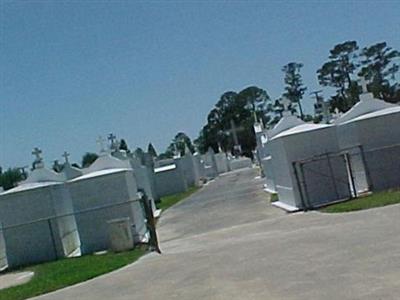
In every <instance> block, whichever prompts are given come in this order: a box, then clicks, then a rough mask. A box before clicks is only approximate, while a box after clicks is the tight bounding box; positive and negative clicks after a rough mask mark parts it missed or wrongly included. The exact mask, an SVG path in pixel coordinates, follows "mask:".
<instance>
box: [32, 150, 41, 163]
mask: <svg viewBox="0 0 400 300" xmlns="http://www.w3.org/2000/svg"><path fill="white" fill-rule="evenodd" d="M32 154H33V155H35V156H36V161H41V160H42V158H41V157H40V154H42V150H40V149H39V148H38V147H35V148H34V149H33V151H32Z"/></svg>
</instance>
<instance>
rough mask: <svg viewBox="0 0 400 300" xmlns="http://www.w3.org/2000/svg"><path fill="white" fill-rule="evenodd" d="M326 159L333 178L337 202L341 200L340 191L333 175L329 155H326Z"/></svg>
mask: <svg viewBox="0 0 400 300" xmlns="http://www.w3.org/2000/svg"><path fill="white" fill-rule="evenodd" d="M326 159H327V161H328V167H329V172H330V173H331V177H332V182H333V188H334V190H335V194H336V200H339V192H338V189H337V185H336V179H335V174H334V173H333V168H332V164H331V160H330V158H329V153H326Z"/></svg>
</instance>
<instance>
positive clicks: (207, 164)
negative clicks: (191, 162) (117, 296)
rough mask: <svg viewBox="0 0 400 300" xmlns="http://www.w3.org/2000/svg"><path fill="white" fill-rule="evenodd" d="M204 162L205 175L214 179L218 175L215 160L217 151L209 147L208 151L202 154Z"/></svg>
mask: <svg viewBox="0 0 400 300" xmlns="http://www.w3.org/2000/svg"><path fill="white" fill-rule="evenodd" d="M202 160H203V163H204V175H205V177H206V178H207V179H213V178H215V177H217V176H218V170H217V164H216V162H215V152H214V150H213V149H212V148H211V147H209V148H208V151H207V152H206V153H205V154H204V155H202Z"/></svg>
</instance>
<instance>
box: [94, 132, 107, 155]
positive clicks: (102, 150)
mask: <svg viewBox="0 0 400 300" xmlns="http://www.w3.org/2000/svg"><path fill="white" fill-rule="evenodd" d="M104 142H105V139H103V137H102V136H101V135H99V137H98V138H97V140H96V143H97V144H98V145H99V146H100V153H103V152H105V151H106V150H105V149H104Z"/></svg>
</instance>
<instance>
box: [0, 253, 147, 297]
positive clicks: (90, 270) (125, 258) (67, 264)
mask: <svg viewBox="0 0 400 300" xmlns="http://www.w3.org/2000/svg"><path fill="white" fill-rule="evenodd" d="M145 253H146V251H145V250H143V249H135V250H131V251H127V252H121V253H107V254H104V255H85V256H81V257H76V258H69V259H61V260H57V261H53V262H48V263H43V264H40V265H34V266H30V267H27V268H26V270H29V271H33V272H35V275H34V276H33V278H32V280H31V281H29V282H28V283H25V284H23V285H19V286H15V287H10V288H7V289H3V290H0V300H22V299H27V298H31V297H34V296H38V295H42V294H45V293H49V292H52V291H55V290H58V289H61V288H63V287H67V286H70V285H73V284H76V283H79V282H82V281H86V280H89V279H91V278H94V277H97V276H99V275H102V274H105V273H108V272H111V271H113V270H116V269H119V268H121V267H123V266H125V265H128V264H130V263H132V262H134V261H135V260H137V259H138V258H139V257H141V256H142V255H143V254H145Z"/></svg>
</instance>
